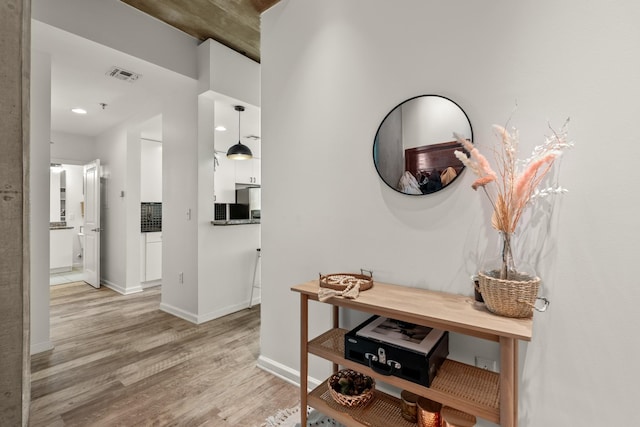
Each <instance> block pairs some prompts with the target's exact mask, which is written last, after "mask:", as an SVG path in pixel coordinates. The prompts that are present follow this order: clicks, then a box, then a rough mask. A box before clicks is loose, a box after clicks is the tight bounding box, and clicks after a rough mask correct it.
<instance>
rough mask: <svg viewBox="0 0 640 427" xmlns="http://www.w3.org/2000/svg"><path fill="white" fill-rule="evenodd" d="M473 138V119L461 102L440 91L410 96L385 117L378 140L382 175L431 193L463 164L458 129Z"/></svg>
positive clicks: (412, 190)
mask: <svg viewBox="0 0 640 427" xmlns="http://www.w3.org/2000/svg"><path fill="white" fill-rule="evenodd" d="M454 132H455V133H457V134H459V135H460V136H462V137H464V138H466V139H468V140H469V141H471V142H473V131H472V129H471V122H470V121H469V117H467V115H466V113H465V112H464V111H463V110H462V108H460V106H459V105H458V104H456V103H455V102H453V101H451V100H450V99H447V98H445V97H443V96H438V95H422V96H416V97H414V98H411V99H407V100H406V101H404V102H402V103H401V104H400V105H398V106H397V107H395V108H394V109H393V110H391V112H390V113H389V114H387V116H386V117H385V118H384V120H383V121H382V123H381V124H380V127H379V128H378V131H377V132H376V137H375V140H374V142H373V163H374V164H375V165H376V169H377V171H378V175H380V178H382V180H383V181H384V182H385V183H386V184H387V185H388V186H389V187H391V188H393V189H394V190H396V191H399V192H400V193H403V194H412V195H423V194H430V193H434V192H436V191H439V190H441V189H443V188H444V187H446V186H448V185H451V183H452V182H453V181H454V180H455V179H456V178H457V177H458V175H460V173H461V172H462V170H463V169H464V165H463V164H462V162H460V160H458V158H456V156H455V155H454V154H453V152H454V151H455V150H462V151H464V149H463V148H462V146H461V144H460V143H459V142H458V141H456V140H455V138H454V136H453V133H454Z"/></svg>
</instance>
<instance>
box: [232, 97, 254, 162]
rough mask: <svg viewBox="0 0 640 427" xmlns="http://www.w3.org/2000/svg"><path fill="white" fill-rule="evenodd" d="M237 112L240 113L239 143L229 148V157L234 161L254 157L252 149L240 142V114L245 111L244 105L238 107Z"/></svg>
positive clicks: (236, 107)
mask: <svg viewBox="0 0 640 427" xmlns="http://www.w3.org/2000/svg"><path fill="white" fill-rule="evenodd" d="M235 110H236V111H237V112H238V143H237V144H236V145H232V146H231V147H229V150H228V151H227V157H228V158H230V159H233V160H245V159H250V158H252V157H253V153H251V149H249V147H247V146H246V145H243V144H242V143H241V142H240V113H241V112H243V111H244V107H243V106H242V105H236V106H235Z"/></svg>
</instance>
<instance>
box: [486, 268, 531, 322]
mask: <svg viewBox="0 0 640 427" xmlns="http://www.w3.org/2000/svg"><path fill="white" fill-rule="evenodd" d="M489 274H491V273H489ZM478 279H479V285H480V293H481V294H482V298H483V299H484V302H485V305H486V306H487V308H488V309H489V311H491V312H492V313H495V314H499V315H501V316H505V317H531V316H533V307H534V303H535V302H536V298H537V296H538V288H539V287H540V278H539V277H533V278H532V277H531V276H528V275H520V276H518V275H516V277H515V278H514V279H512V280H503V279H497V278H495V277H492V276H490V275H487V274H484V273H478Z"/></svg>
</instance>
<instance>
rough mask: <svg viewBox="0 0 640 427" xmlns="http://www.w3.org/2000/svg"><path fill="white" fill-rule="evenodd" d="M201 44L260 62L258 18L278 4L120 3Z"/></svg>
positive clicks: (233, 0) (240, 0) (228, 0)
mask: <svg viewBox="0 0 640 427" xmlns="http://www.w3.org/2000/svg"><path fill="white" fill-rule="evenodd" d="M120 1H122V2H123V3H127V4H128V5H130V6H133V7H135V8H136V9H139V10H141V11H142V12H144V13H146V14H148V15H151V16H153V17H155V18H157V19H159V20H160V21H162V22H165V23H167V24H169V25H171V26H172V27H175V28H177V29H179V30H181V31H183V32H185V33H187V34H189V35H190V36H192V37H195V38H196V39H198V40H200V41H205V40H207V39H214V40H216V41H218V42H220V43H222V44H224V45H225V46H227V47H229V48H231V49H233V50H235V51H237V52H239V53H241V54H243V55H245V56H248V57H249V58H251V59H253V60H254V61H256V62H260V14H261V13H262V12H264V11H265V10H267V9H268V8H270V7H271V6H273V5H274V4H276V3H278V1H279V0H188V1H184V0H120Z"/></svg>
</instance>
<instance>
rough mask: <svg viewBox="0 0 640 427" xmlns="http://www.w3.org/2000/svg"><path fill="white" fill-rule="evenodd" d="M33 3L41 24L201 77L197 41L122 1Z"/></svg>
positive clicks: (76, 0)
mask: <svg viewBox="0 0 640 427" xmlns="http://www.w3.org/2000/svg"><path fill="white" fill-rule="evenodd" d="M32 3H33V4H32V17H33V18H34V19H37V20H38V21H42V22H46V23H47V24H49V25H53V26H54V27H57V28H60V29H63V30H65V31H68V32H70V33H73V34H77V35H79V36H81V37H84V38H86V39H89V40H93V41H95V42H97V43H100V44H103V45H105V46H109V47H112V48H114V49H116V50H118V51H120V52H124V53H128V54H129V55H132V56H135V57H137V58H140V59H143V60H145V61H148V62H150V63H152V64H156V65H159V66H161V67H163V68H166V69H169V70H171V71H175V72H177V73H180V74H183V75H185V76H189V77H191V78H194V79H195V78H197V77H198V68H197V59H196V48H197V45H198V42H197V40H196V39H195V38H193V37H191V36H189V35H188V34H186V33H184V32H182V31H180V30H178V29H176V28H173V27H171V26H169V25H166V24H165V23H163V22H161V21H159V20H157V19H155V18H153V17H151V16H149V15H147V14H145V13H143V12H140V11H139V10H137V9H135V8H133V7H131V6H129V5H127V4H125V3H123V2H121V1H119V0H57V1H55V2H52V1H48V0H33V2H32ZM169 52H170V54H169Z"/></svg>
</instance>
